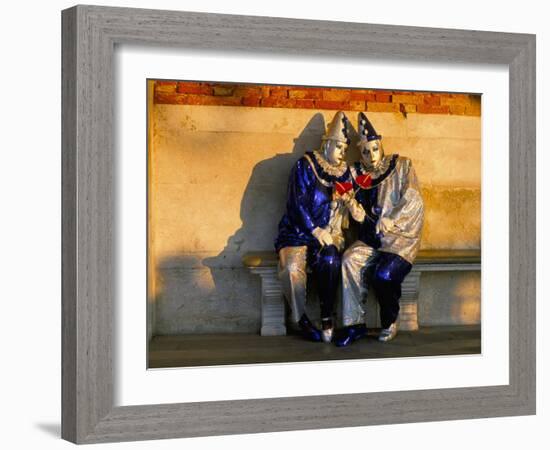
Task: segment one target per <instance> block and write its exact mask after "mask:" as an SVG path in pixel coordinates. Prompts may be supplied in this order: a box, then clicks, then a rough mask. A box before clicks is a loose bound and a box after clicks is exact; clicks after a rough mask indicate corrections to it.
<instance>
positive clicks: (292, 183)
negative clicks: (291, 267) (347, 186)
mask: <svg viewBox="0 0 550 450" xmlns="http://www.w3.org/2000/svg"><path fill="white" fill-rule="evenodd" d="M306 155H307V156H303V157H302V158H300V159H299V160H298V161H297V162H296V164H295V165H294V167H293V168H292V171H291V172H290V177H289V180H288V191H287V202H286V212H285V214H284V215H283V218H282V219H281V221H280V222H279V232H278V236H277V238H276V239H275V250H276V251H277V252H278V251H279V250H280V249H281V248H283V247H296V246H302V245H307V246H316V245H319V243H318V241H317V239H316V238H315V237H314V236H313V235H312V234H311V231H312V230H314V229H315V228H317V227H319V228H324V227H326V226H327V225H328V223H329V220H330V203H331V201H332V195H333V189H335V188H334V183H335V182H345V181H349V180H350V178H351V175H350V172H349V169H348V170H346V172H345V173H344V174H343V175H342V176H340V177H336V176H333V175H329V174H328V173H326V172H325V171H324V170H323V169H322V167H321V166H320V165H319V163H318V162H317V160H316V159H315V156H314V155H313V153H311V152H308V153H306ZM320 179H321V180H320Z"/></svg>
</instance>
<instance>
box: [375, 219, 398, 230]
mask: <svg viewBox="0 0 550 450" xmlns="http://www.w3.org/2000/svg"><path fill="white" fill-rule="evenodd" d="M394 228H395V224H394V222H393V220H391V219H390V218H389V217H382V218H381V219H380V220H379V221H378V223H377V224H376V231H377V233H380V232H381V233H382V234H384V233H387V232H390V233H391V232H392V231H394Z"/></svg>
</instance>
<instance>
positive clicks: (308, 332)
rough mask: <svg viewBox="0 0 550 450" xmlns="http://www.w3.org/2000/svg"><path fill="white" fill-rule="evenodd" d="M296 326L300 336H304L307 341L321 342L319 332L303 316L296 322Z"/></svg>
mask: <svg viewBox="0 0 550 450" xmlns="http://www.w3.org/2000/svg"><path fill="white" fill-rule="evenodd" d="M298 326H299V327H300V330H301V331H302V336H304V337H305V338H306V339H307V340H308V341H313V342H321V339H322V334H321V332H320V331H319V330H318V329H317V328H315V327H314V326H313V324H312V323H311V321H310V320H309V319H308V317H307V316H306V315H305V314H304V315H302V317H301V318H300V320H299V321H298Z"/></svg>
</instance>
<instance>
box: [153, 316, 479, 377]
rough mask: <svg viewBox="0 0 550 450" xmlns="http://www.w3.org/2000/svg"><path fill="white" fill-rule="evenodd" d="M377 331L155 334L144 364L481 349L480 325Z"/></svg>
mask: <svg viewBox="0 0 550 450" xmlns="http://www.w3.org/2000/svg"><path fill="white" fill-rule="evenodd" d="M376 332H377V330H373V332H372V334H369V336H368V337H367V338H365V339H362V340H359V341H357V342H355V343H354V344H352V345H351V346H349V347H345V348H338V347H335V346H334V345H332V344H324V343H315V342H308V341H306V340H304V339H302V338H301V337H300V336H298V335H290V336H272V337H270V336H264V337H262V336H259V335H256V334H195V335H185V336H155V337H154V338H153V339H152V340H151V343H150V345H149V352H150V353H149V367H150V368H166V367H188V366H218V365H224V364H254V363H277V362H303V361H326V360H341V359H370V358H398V357H411V356H441V355H469V354H479V353H481V330H480V327H479V326H447V327H423V328H421V329H420V330H418V331H400V332H399V334H398V335H397V337H396V338H395V339H394V340H393V341H390V342H387V343H385V344H383V343H380V342H378V341H377V340H376V335H377V334H376Z"/></svg>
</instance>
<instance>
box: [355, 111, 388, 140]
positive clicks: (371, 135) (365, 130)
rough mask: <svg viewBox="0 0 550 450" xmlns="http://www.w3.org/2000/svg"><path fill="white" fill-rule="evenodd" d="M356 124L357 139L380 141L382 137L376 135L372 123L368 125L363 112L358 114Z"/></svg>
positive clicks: (368, 122)
mask: <svg viewBox="0 0 550 450" xmlns="http://www.w3.org/2000/svg"><path fill="white" fill-rule="evenodd" d="M357 122H358V123H359V139H360V140H362V141H363V140H366V141H367V142H368V141H374V140H376V139H382V135H380V134H378V133H377V132H376V130H375V129H374V127H373V126H372V123H370V121H369V119H368V118H367V116H366V114H365V113H363V112H360V113H359V116H358V119H357Z"/></svg>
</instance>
